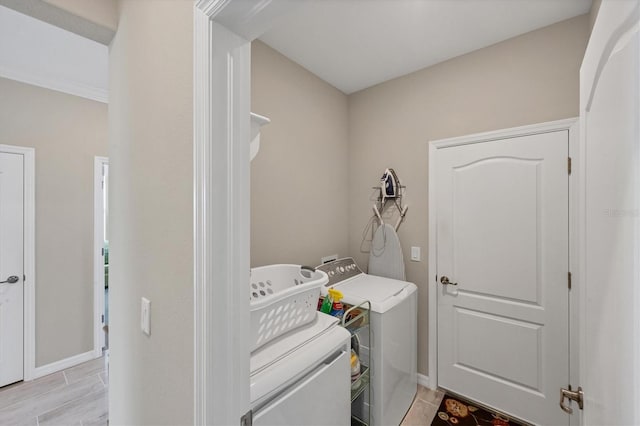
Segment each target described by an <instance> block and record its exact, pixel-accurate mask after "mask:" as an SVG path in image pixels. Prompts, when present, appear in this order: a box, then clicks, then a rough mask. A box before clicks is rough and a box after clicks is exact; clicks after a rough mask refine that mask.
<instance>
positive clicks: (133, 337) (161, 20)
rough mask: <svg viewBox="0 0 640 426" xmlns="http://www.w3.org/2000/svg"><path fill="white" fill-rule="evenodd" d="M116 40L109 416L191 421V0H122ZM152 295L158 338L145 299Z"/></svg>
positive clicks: (120, 420) (138, 421)
mask: <svg viewBox="0 0 640 426" xmlns="http://www.w3.org/2000/svg"><path fill="white" fill-rule="evenodd" d="M119 19H120V23H119V28H118V32H117V34H116V36H115V38H114V40H113V42H112V44H111V49H110V70H109V71H110V81H109V86H110V98H109V157H110V170H109V171H110V177H111V181H110V182H111V187H110V191H109V195H110V202H111V205H110V207H111V211H110V213H111V217H110V219H111V222H110V226H111V228H110V231H111V236H110V237H111V239H110V244H111V252H110V256H111V257H110V274H111V275H110V288H111V303H112V312H113V313H114V314H113V316H112V318H111V324H110V336H111V341H110V350H111V357H110V363H111V368H110V372H111V374H110V378H109V381H110V385H109V388H110V389H109V420H110V422H111V424H115V425H120V424H132V425H133V424H135V425H144V424H149V425H161V424H168V425H186V424H193V356H194V354H193V344H194V341H193V339H194V335H193V309H194V304H193V249H192V247H193V219H192V217H193V195H192V194H193V130H192V129H193V81H192V74H193V53H192V52H193V2H192V1H150V0H148V1H139V0H130V1H121V2H120V4H119ZM143 296H144V297H147V298H148V299H149V300H150V301H151V336H150V337H148V336H146V335H144V334H142V332H141V331H140V316H139V314H140V298H141V297H143Z"/></svg>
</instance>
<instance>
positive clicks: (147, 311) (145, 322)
mask: <svg viewBox="0 0 640 426" xmlns="http://www.w3.org/2000/svg"><path fill="white" fill-rule="evenodd" d="M140 328H141V329H142V332H143V333H144V334H146V335H147V336H151V302H150V301H149V299H147V298H146V297H143V298H142V301H141V304H140Z"/></svg>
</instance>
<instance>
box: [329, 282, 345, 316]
mask: <svg viewBox="0 0 640 426" xmlns="http://www.w3.org/2000/svg"><path fill="white" fill-rule="evenodd" d="M329 295H330V296H331V300H332V302H333V303H332V305H331V312H329V315H333V316H334V317H338V318H342V316H343V315H344V306H342V302H341V300H342V298H343V297H344V295H343V294H342V292H341V291H340V290H336V289H333V288H330V289H329Z"/></svg>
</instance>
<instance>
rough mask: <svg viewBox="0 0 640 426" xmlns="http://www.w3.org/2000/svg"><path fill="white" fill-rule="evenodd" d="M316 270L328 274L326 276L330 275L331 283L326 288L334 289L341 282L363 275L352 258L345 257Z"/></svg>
mask: <svg viewBox="0 0 640 426" xmlns="http://www.w3.org/2000/svg"><path fill="white" fill-rule="evenodd" d="M316 269H319V270H321V271H323V272H326V274H327V275H329V282H328V283H327V284H325V287H333V286H334V285H336V284H338V283H339V282H341V281H344V280H347V279H349V278H351V277H355V276H356V275H358V274H361V273H362V271H361V270H360V268H358V265H356V262H355V260H353V258H352V257H344V258H342V259H338V260H334V261H332V262H327V263H325V264H324V265H320V266H317V267H316Z"/></svg>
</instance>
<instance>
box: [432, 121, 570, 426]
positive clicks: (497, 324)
mask: <svg viewBox="0 0 640 426" xmlns="http://www.w3.org/2000/svg"><path fill="white" fill-rule="evenodd" d="M568 142H569V134H568V131H567V130H563V131H555V132H548V133H540V134H534V135H528V136H520V137H512V138H508V139H502V140H492V141H488V142H482V143H472V144H467V145H459V146H452V147H448V148H442V149H439V150H438V153H437V155H438V157H437V195H436V196H437V273H438V284H437V285H438V287H439V288H438V291H437V293H438V384H439V385H440V386H441V387H443V388H445V389H448V390H451V391H453V392H455V393H458V394H460V395H463V396H466V397H468V398H471V399H473V400H476V401H478V402H481V403H484V404H486V405H489V406H491V407H494V408H497V409H499V410H501V411H504V412H506V413H508V414H511V415H514V416H516V417H519V418H521V419H524V420H527V421H530V422H532V423H536V424H548V425H550V424H553V425H561V424H568V422H569V416H568V415H567V414H566V413H564V412H563V411H562V410H561V409H560V408H559V406H558V394H559V390H560V388H561V387H566V386H567V385H568V383H569V351H568V345H569V331H568V292H569V289H568V284H567V281H568V280H567V275H568V271H569V266H568V257H569V252H568V250H569V245H568V244H569V243H568V183H569V181H568V172H567V157H568ZM445 276H446V277H447V278H448V279H449V280H450V283H452V284H448V285H447V284H442V283H441V282H442V281H441V280H444V279H445ZM453 283H455V284H453Z"/></svg>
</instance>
